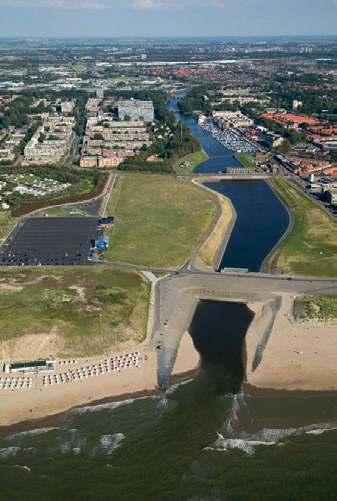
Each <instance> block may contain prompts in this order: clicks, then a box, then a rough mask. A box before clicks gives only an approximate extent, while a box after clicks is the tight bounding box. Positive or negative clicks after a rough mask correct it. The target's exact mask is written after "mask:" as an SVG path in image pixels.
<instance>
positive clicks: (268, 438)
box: [206, 423, 337, 456]
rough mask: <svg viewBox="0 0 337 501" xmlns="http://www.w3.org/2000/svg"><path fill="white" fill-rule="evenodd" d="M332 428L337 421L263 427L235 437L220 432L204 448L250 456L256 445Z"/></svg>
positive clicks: (333, 428) (268, 444) (316, 433)
mask: <svg viewBox="0 0 337 501" xmlns="http://www.w3.org/2000/svg"><path fill="white" fill-rule="evenodd" d="M334 430H337V423H320V424H313V425H308V426H301V427H298V428H285V429H282V428H263V429H262V430H260V431H258V432H256V433H253V434H247V433H245V432H242V433H240V434H239V435H238V436H237V437H225V436H224V435H222V434H221V433H218V438H217V440H216V441H215V443H214V444H213V446H211V447H206V450H213V451H229V450H232V449H239V450H241V451H243V452H244V453H245V454H247V455H249V456H251V455H253V454H254V452H255V448H256V447H257V446H261V445H262V446H271V445H280V444H281V440H283V439H285V438H288V437H296V436H300V435H303V434H309V435H321V434H322V433H324V432H327V431H334Z"/></svg>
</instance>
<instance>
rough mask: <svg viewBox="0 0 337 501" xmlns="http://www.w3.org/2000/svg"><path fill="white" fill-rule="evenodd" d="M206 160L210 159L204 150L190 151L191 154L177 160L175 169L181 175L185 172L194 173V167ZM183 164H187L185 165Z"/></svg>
mask: <svg viewBox="0 0 337 501" xmlns="http://www.w3.org/2000/svg"><path fill="white" fill-rule="evenodd" d="M206 160H208V155H207V153H206V152H205V151H204V150H200V151H196V152H195V153H190V154H189V155H186V156H185V157H183V158H180V159H179V160H178V162H176V164H175V166H174V170H175V172H176V173H177V174H179V175H180V176H183V175H184V174H192V173H193V171H194V169H195V168H196V167H197V166H198V165H199V164H201V163H202V162H205V161H206ZM183 164H185V166H184V167H183Z"/></svg>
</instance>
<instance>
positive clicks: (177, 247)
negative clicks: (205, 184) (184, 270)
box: [105, 174, 216, 268]
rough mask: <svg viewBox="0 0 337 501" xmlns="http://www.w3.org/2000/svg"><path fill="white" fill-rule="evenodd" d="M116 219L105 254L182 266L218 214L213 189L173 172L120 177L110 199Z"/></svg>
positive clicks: (130, 260) (108, 257) (121, 259)
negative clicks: (172, 173)
mask: <svg viewBox="0 0 337 501" xmlns="http://www.w3.org/2000/svg"><path fill="white" fill-rule="evenodd" d="M107 213H108V214H111V215H113V216H115V218H116V223H115V225H114V227H113V229H112V230H111V232H110V247H109V250H108V251H107V252H106V253H105V259H106V260H109V261H115V262H126V263H132V264H139V265H144V266H153V267H172V268H174V267H178V266H181V265H182V264H183V263H184V262H185V260H187V259H188V257H189V256H190V255H191V253H192V251H193V249H194V248H195V247H196V245H197V244H198V242H199V241H200V240H201V239H202V237H203V235H204V234H205V233H206V232H207V230H208V228H209V227H210V226H211V224H212V223H213V221H214V218H215V217H216V203H215V201H214V199H213V197H212V195H211V194H210V193H208V192H207V191H206V190H203V189H202V188H199V187H198V186H196V185H194V184H193V183H192V182H190V181H188V180H183V179H176V178H175V177H173V176H160V175H151V174H149V175H146V174H132V175H125V176H121V177H119V178H118V180H117V183H116V185H115V188H114V190H113V192H112V196H111V199H110V202H109V205H108V210H107Z"/></svg>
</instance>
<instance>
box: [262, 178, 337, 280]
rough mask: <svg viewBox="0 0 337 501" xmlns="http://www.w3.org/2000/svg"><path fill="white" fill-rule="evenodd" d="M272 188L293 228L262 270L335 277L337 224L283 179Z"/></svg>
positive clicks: (336, 265)
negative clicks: (289, 213)
mask: <svg viewBox="0 0 337 501" xmlns="http://www.w3.org/2000/svg"><path fill="white" fill-rule="evenodd" d="M273 186H274V188H275V190H276V191H277V193H278V194H279V195H280V197H281V198H282V200H283V201H284V202H285V204H286V205H287V206H288V207H289V209H290V211H291V213H292V215H293V218H294V227H293V229H292V231H291V232H290V234H289V235H288V236H287V237H286V238H285V239H284V240H283V241H282V242H281V244H280V245H279V247H278V248H277V249H276V251H275V252H274V254H273V255H272V256H271V258H270V259H269V261H268V263H266V266H265V268H266V270H268V271H270V270H273V269H278V270H281V271H282V272H285V273H293V274H297V275H309V276H310V275H311V276H337V221H334V220H333V219H332V218H330V217H329V215H328V214H326V213H325V212H324V210H322V209H321V208H320V207H319V206H318V205H317V204H316V203H314V202H312V201H311V200H310V199H308V198H307V197H305V196H304V195H303V194H302V193H301V192H300V191H298V190H297V189H295V188H294V187H292V186H290V185H289V184H288V183H287V182H286V181H285V180H283V179H274V180H273Z"/></svg>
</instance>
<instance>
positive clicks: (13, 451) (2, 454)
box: [0, 447, 21, 459]
mask: <svg viewBox="0 0 337 501" xmlns="http://www.w3.org/2000/svg"><path fill="white" fill-rule="evenodd" d="M20 450H21V447H6V448H4V449H0V459H7V458H10V457H14V456H16V455H17V453H18V452H19V451H20Z"/></svg>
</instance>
